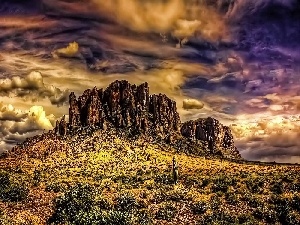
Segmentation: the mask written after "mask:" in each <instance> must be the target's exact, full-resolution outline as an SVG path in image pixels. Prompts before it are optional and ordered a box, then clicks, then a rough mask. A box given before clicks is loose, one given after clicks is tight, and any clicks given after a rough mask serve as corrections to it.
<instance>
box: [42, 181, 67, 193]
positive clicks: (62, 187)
mask: <svg viewBox="0 0 300 225" xmlns="http://www.w3.org/2000/svg"><path fill="white" fill-rule="evenodd" d="M67 189H68V185H67V184H65V183H51V184H48V185H47V186H46V188H45V190H46V191H53V192H55V193H58V192H64V191H66V190H67Z"/></svg>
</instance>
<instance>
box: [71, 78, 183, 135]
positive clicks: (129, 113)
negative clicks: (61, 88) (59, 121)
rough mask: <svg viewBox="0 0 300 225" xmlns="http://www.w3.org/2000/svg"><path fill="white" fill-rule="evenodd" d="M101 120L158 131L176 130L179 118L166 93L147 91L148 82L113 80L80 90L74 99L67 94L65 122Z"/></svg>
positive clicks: (96, 122)
mask: <svg viewBox="0 0 300 225" xmlns="http://www.w3.org/2000/svg"><path fill="white" fill-rule="evenodd" d="M105 121H109V122H110V123H112V124H113V125H114V126H115V127H119V128H134V129H137V130H139V131H142V132H147V131H148V129H149V128H154V129H155V130H157V132H160V133H164V134H165V133H169V132H170V131H178V130H179V125H180V118H179V114H178V112H177V108H176V102H175V101H173V100H171V99H169V98H168V97H167V96H166V95H162V94H159V95H150V94H149V86H148V83H143V84H141V85H139V86H136V85H131V84H130V83H129V82H128V81H125V80H122V81H115V82H113V83H111V84H110V85H109V86H108V88H107V89H106V90H105V91H103V89H100V90H98V89H97V88H96V87H95V88H94V89H93V90H90V89H88V90H86V91H84V93H83V95H82V96H80V97H79V98H78V100H77V99H76V96H75V94H74V93H73V92H72V93H71V94H70V109H69V126H70V128H71V129H72V128H75V127H80V126H99V127H101V128H103V126H105V125H104V123H105Z"/></svg>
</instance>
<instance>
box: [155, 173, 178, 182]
mask: <svg viewBox="0 0 300 225" xmlns="http://www.w3.org/2000/svg"><path fill="white" fill-rule="evenodd" d="M154 181H155V182H156V183H162V184H173V182H174V181H173V178H172V177H171V176H170V174H166V173H163V174H158V175H156V176H155V178H154Z"/></svg>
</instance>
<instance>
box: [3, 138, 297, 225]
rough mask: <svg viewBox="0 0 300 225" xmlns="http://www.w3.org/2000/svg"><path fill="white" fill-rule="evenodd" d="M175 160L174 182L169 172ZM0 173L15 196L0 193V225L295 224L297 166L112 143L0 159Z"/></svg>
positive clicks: (119, 141)
mask: <svg viewBox="0 0 300 225" xmlns="http://www.w3.org/2000/svg"><path fill="white" fill-rule="evenodd" d="M174 155H176V162H177V163H178V175H179V178H178V183H177V184H174V179H173V172H172V171H173V168H172V160H173V156H174ZM0 171H1V175H0V179H2V180H3V177H5V174H6V173H8V176H9V180H10V182H9V183H10V184H9V185H8V186H9V187H8V188H7V190H8V191H7V192H8V193H9V194H10V195H7V196H17V197H19V199H18V198H17V197H10V198H9V197H6V198H5V197H3V196H6V195H5V194H3V193H2V196H1V194H0V196H1V200H0V209H1V211H2V216H0V221H5V222H3V223H2V224H14V223H12V221H15V222H16V221H17V223H15V224H46V221H52V222H53V224H275V222H277V224H299V221H300V214H299V213H300V206H299V202H300V194H299V190H300V175H299V174H300V173H299V172H300V167H298V166H280V165H276V164H274V165H269V166H263V165H253V164H247V163H246V162H243V163H234V162H230V161H227V160H221V159H207V158H205V157H201V156H187V155H186V154H184V153H177V154H176V153H175V152H174V151H172V150H170V151H165V149H163V148H162V147H161V146H159V145H157V144H154V143H153V144H147V145H143V143H140V142H139V141H124V140H123V139H119V138H113V139H111V140H107V141H106V142H105V141H103V142H99V145H98V146H97V150H95V151H86V152H78V153H76V152H73V153H71V152H70V153H68V152H65V151H56V152H54V153H53V154H51V155H50V156H48V157H46V158H43V159H37V158H24V157H17V158H16V157H14V158H5V159H1V161H0ZM78 183H79V184H80V185H78ZM27 190H28V191H29V192H28V193H27V192H26V191H27ZM9 191H10V192H9ZM55 199H56V200H55ZM49 218H52V219H50V220H49ZM22 221H23V222H24V223H22ZM63 221H65V222H63ZM101 221H102V222H101ZM61 222H62V223H61ZM68 222H69V223H68ZM0 224H1V223H0Z"/></svg>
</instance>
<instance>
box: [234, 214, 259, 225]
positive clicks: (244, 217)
mask: <svg viewBox="0 0 300 225" xmlns="http://www.w3.org/2000/svg"><path fill="white" fill-rule="evenodd" d="M237 220H238V224H247V225H252V224H253V225H254V224H256V222H255V219H254V217H253V216H252V215H251V214H247V213H243V214H240V215H238V218H237Z"/></svg>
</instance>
